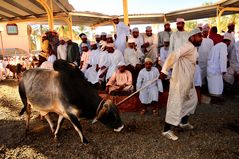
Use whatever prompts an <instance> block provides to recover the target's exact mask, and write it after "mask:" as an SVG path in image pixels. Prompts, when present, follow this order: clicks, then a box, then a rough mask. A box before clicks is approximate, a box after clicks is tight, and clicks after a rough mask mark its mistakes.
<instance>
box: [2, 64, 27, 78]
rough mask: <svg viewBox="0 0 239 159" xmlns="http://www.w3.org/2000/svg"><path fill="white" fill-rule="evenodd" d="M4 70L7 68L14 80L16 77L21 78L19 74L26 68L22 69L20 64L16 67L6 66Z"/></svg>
mask: <svg viewBox="0 0 239 159" xmlns="http://www.w3.org/2000/svg"><path fill="white" fill-rule="evenodd" d="M6 68H8V69H9V70H10V71H11V72H12V74H13V78H14V79H15V78H16V75H17V78H18V79H19V78H20V77H21V73H22V72H24V71H25V70H26V68H25V67H23V65H21V64H20V63H18V64H17V65H11V64H8V65H7V66H6Z"/></svg>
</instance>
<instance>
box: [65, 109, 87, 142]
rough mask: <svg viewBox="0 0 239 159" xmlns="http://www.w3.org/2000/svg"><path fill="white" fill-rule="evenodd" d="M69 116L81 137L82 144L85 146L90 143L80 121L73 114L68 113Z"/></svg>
mask: <svg viewBox="0 0 239 159" xmlns="http://www.w3.org/2000/svg"><path fill="white" fill-rule="evenodd" d="M67 116H68V118H69V120H70V121H71V123H72V125H73V126H74V128H75V130H76V131H77V132H78V134H79V135H80V138H81V142H82V143H84V144H87V143H89V142H88V141H87V139H86V138H85V137H84V135H83V133H82V127H81V124H80V122H79V120H78V119H77V117H76V116H75V115H73V114H72V113H67Z"/></svg>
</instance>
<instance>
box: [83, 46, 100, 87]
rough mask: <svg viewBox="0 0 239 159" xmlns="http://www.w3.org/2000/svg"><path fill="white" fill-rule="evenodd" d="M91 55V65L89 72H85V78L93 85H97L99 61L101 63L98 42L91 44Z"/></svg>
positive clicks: (89, 65)
mask: <svg viewBox="0 0 239 159" xmlns="http://www.w3.org/2000/svg"><path fill="white" fill-rule="evenodd" d="M90 45H91V54H90V56H89V63H88V67H87V70H86V71H85V77H86V79H87V80H88V81H89V82H90V83H92V84H96V83H98V78H97V74H98V70H99V61H100V55H101V52H100V49H98V48H97V43H96V42H91V43H90Z"/></svg>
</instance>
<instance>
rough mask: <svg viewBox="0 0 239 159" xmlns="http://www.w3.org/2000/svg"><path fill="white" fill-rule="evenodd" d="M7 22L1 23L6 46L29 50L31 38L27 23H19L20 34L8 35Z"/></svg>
mask: <svg viewBox="0 0 239 159" xmlns="http://www.w3.org/2000/svg"><path fill="white" fill-rule="evenodd" d="M6 25H7V23H0V27H2V28H3V29H4V30H3V32H2V39H3V46H4V48H20V49H23V50H25V51H27V52H29V40H28V35H27V23H17V26H18V35H8V34H7V31H6Z"/></svg>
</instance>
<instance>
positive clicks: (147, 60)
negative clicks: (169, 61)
mask: <svg viewBox="0 0 239 159" xmlns="http://www.w3.org/2000/svg"><path fill="white" fill-rule="evenodd" d="M144 62H145V63H146V62H151V63H153V60H152V59H151V58H148V57H146V58H145V59H144Z"/></svg>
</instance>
